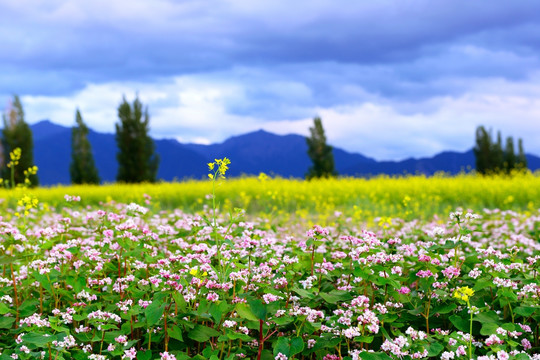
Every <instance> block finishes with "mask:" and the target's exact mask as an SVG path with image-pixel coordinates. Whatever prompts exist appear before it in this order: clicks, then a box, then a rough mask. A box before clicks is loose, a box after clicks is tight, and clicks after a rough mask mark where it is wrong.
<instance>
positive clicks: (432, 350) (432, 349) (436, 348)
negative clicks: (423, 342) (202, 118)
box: [428, 342, 444, 357]
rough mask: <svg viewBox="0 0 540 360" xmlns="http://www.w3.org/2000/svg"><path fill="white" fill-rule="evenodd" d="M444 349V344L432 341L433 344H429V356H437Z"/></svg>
mask: <svg viewBox="0 0 540 360" xmlns="http://www.w3.org/2000/svg"><path fill="white" fill-rule="evenodd" d="M443 349H444V346H443V345H441V344H439V343H437V342H435V343H432V344H431V345H429V348H428V357H434V356H437V355H439V354H440V353H441V351H443Z"/></svg>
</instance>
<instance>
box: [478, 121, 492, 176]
mask: <svg viewBox="0 0 540 360" xmlns="http://www.w3.org/2000/svg"><path fill="white" fill-rule="evenodd" d="M473 151H474V156H475V158H476V171H477V172H478V173H480V174H482V175H485V174H488V173H490V172H492V171H494V166H493V165H494V162H493V155H492V151H493V144H492V141H491V134H490V133H489V132H488V131H487V130H486V128H484V127H483V126H479V127H478V128H477V129H476V146H475V147H474V149H473Z"/></svg>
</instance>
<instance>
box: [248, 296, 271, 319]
mask: <svg viewBox="0 0 540 360" xmlns="http://www.w3.org/2000/svg"><path fill="white" fill-rule="evenodd" d="M248 304H249V307H250V308H251V311H252V312H253V314H254V315H255V316H256V317H257V319H259V320H265V319H266V315H267V309H266V305H265V304H263V302H262V300H260V299H254V300H248Z"/></svg>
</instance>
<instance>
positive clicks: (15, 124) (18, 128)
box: [2, 95, 39, 187]
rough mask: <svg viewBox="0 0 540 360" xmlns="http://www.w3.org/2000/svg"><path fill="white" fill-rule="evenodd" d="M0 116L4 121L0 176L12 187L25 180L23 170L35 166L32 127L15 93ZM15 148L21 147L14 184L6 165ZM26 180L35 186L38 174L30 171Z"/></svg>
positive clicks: (37, 181)
mask: <svg viewBox="0 0 540 360" xmlns="http://www.w3.org/2000/svg"><path fill="white" fill-rule="evenodd" d="M2 118H3V122H4V128H3V129H2V153H3V157H4V166H3V167H2V178H3V179H4V181H9V182H10V186H11V187H13V186H15V185H16V184H23V183H24V181H25V174H24V172H25V171H26V170H28V169H30V168H33V167H34V166H35V164H34V142H33V139H32V129H30V126H29V125H28V124H27V123H26V122H25V121H24V111H23V106H22V103H21V100H20V99H19V96H17V95H14V96H13V101H12V102H11V103H10V104H9V106H8V108H7V110H6V112H5V113H4V114H3V117H2ZM16 148H20V149H21V158H20V159H19V161H18V165H17V166H15V174H14V181H15V184H11V181H12V179H11V169H9V168H8V167H7V166H6V165H7V163H9V161H10V153H11V152H12V151H13V150H15V149H16ZM28 180H30V185H31V186H37V185H38V184H39V180H38V176H37V174H35V172H31V174H30V175H29V176H28Z"/></svg>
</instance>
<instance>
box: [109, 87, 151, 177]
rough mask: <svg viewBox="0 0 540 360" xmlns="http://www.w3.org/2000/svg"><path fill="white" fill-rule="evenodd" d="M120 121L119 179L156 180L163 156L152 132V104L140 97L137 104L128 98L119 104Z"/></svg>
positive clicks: (117, 128) (136, 100)
mask: <svg viewBox="0 0 540 360" xmlns="http://www.w3.org/2000/svg"><path fill="white" fill-rule="evenodd" d="M118 118H119V122H118V123H116V143H117V145H118V154H117V159H118V174H117V176H116V180H118V181H120V182H126V183H139V182H155V181H156V176H157V170H158V165H159V157H158V155H157V153H156V151H155V145H154V141H153V140H152V138H151V137H150V136H149V131H150V117H149V115H148V108H146V109H144V110H143V105H142V103H141V102H140V100H139V98H138V97H136V98H135V100H134V101H133V105H130V104H129V103H128V102H127V101H126V98H125V97H124V98H123V101H122V103H121V104H120V106H119V107H118Z"/></svg>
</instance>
